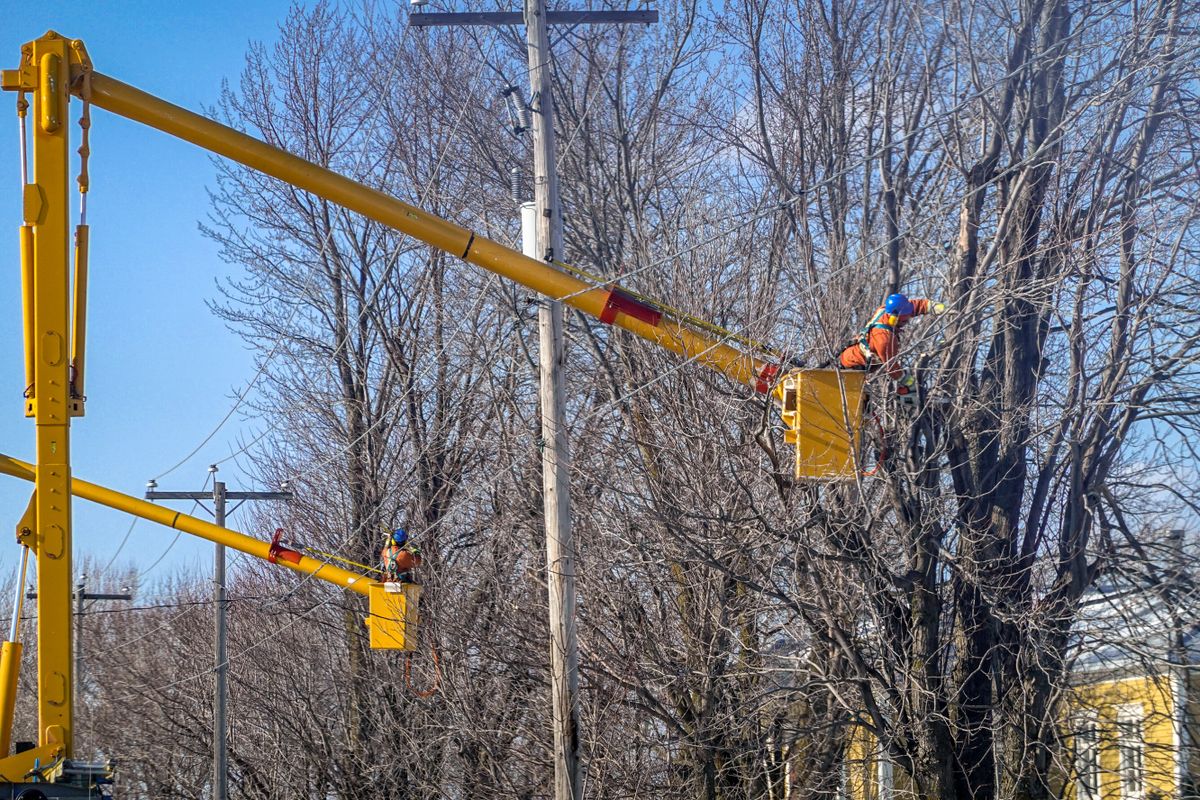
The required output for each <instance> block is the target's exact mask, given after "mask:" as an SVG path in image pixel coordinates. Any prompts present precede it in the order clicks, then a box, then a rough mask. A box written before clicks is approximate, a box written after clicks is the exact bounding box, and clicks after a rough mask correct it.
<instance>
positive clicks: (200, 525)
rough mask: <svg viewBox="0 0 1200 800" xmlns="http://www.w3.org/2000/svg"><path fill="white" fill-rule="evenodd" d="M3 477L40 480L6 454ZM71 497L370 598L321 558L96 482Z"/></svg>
mask: <svg viewBox="0 0 1200 800" xmlns="http://www.w3.org/2000/svg"><path fill="white" fill-rule="evenodd" d="M0 474H4V475H11V476H12V477H14V478H21V479H22V480H26V481H29V482H31V483H32V482H33V481H34V479H35V477H36V472H35V468H34V466H33V465H32V464H29V463H26V462H24V461H21V460H20V459H17V458H13V457H12V456H6V455H4V454H2V453H0ZM71 494H73V495H75V496H76V497H80V498H82V499H84V500H90V501H92V502H93V503H98V504H100V505H102V506H108V507H109V508H115V509H116V510H118V511H124V512H125V513H127V514H133V515H134V516H135V517H141V518H142V519H145V520H149V521H150V522H157V523H158V524H159V525H166V526H167V527H168V528H175V529H176V530H181V531H184V532H185V533H190V534H192V535H193V536H199V537H200V538H201V539H208V540H209V541H210V542H216V543H217V544H223V545H225V546H226V547H231V548H233V549H234V550H240V551H241V552H243V553H247V554H249V555H252V556H254V557H255V558H261V559H263V560H264V561H272V562H274V563H276V564H279V565H280V566H282V567H287V568H288V569H290V570H293V571H295V572H299V573H301V574H303V575H311V576H313V577H314V578H320V579H321V580H323V581H328V582H329V583H332V584H334V585H335V586H340V587H342V588H343V589H349V590H350V591H352V592H358V593H359V594H361V595H364V596H370V591H369V586H370V584H371V583H372V578H369V577H367V576H365V575H359V574H357V573H354V572H350V571H349V570H345V569H342V568H341V567H335V566H333V565H332V564H327V563H326V562H324V561H322V560H320V559H318V558H309V557H308V556H306V555H303V554H301V553H298V552H296V551H295V550H292V549H290V548H287V547H282V546H279V545H278V544H272V543H271V542H265V541H263V540H261V539H255V538H254V537H253V536H247V535H245V534H244V533H238V532H237V531H234V530H230V529H229V528H222V527H220V526H218V525H214V524H212V523H211V522H205V521H204V520H202V519H198V518H196V517H191V516H188V515H187V514H183V513H180V512H178V511H174V510H172V509H170V508H165V507H163V506H158V505H155V504H154V503H149V502H146V501H145V500H141V499H139V498H137V497H132V496H130V495H127V494H122V493H121V492H118V491H115V490H113V489H108V488H105V487H103V486H99V485H97V484H95V483H88V482H87V481H85V480H81V479H80V478H75V477H72V478H71ZM31 538H32V537H31ZM29 544H31V545H35V546H36V543H35V542H29ZM3 755H5V754H4V753H0V757H3Z"/></svg>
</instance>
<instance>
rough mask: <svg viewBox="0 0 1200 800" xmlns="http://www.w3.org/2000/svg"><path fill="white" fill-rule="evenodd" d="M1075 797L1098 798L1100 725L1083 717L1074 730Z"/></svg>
mask: <svg viewBox="0 0 1200 800" xmlns="http://www.w3.org/2000/svg"><path fill="white" fill-rule="evenodd" d="M1075 798H1076V800H1100V726H1099V725H1097V724H1096V718H1095V717H1090V716H1089V717H1085V718H1083V719H1082V720H1080V722H1079V727H1078V728H1077V730H1076V732H1075Z"/></svg>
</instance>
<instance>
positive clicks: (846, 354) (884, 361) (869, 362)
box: [838, 298, 933, 381]
mask: <svg viewBox="0 0 1200 800" xmlns="http://www.w3.org/2000/svg"><path fill="white" fill-rule="evenodd" d="M909 302H911V303H912V306H913V313H912V314H903V315H892V314H889V313H887V310H886V309H884V307H883V306H880V307H879V308H878V309H876V310H875V313H874V314H873V315H872V316H871V321H870V322H868V323H867V324H866V327H864V328H863V329H862V333H861V334H859V337H858V341H857V342H855V343H854V344H852V345H850V346H849V347H847V348H846V349H845V350H843V351H842V354H841V355H840V356H838V365H839V366H841V367H842V369H875V368H877V367H879V366H881V365H882V366H883V368H884V370H886V371H887V374H888V376H889V377H890V378H891V379H892V380H894V381H898V380H900V379H901V378H902V377H903V376H904V368H903V367H901V366H900V361H899V360H898V359H897V358H896V355H897V353H899V351H900V341H899V333H900V329H901V328H903V327H904V324H905V323H906V322H908V321H909V320H910V319H912V318H913V317H919V316H921V315H922V314H928V313H929V312H930V311H931V310H932V305H933V304H932V303H931V302H930V301H929V300H926V299H923V298H910V299H909Z"/></svg>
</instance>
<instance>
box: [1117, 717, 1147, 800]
mask: <svg viewBox="0 0 1200 800" xmlns="http://www.w3.org/2000/svg"><path fill="white" fill-rule="evenodd" d="M1144 728H1145V725H1144V712H1143V711H1142V704H1141V703H1132V704H1130V705H1127V706H1120V707H1119V708H1117V755H1118V761H1117V769H1118V770H1119V774H1120V779H1121V800H1144V798H1145V795H1146V738H1145V730H1144Z"/></svg>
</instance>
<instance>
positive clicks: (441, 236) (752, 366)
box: [72, 72, 778, 392]
mask: <svg viewBox="0 0 1200 800" xmlns="http://www.w3.org/2000/svg"><path fill="white" fill-rule="evenodd" d="M90 83H91V95H90V96H91V102H93V103H95V104H96V105H97V106H99V107H100V108H104V109H107V110H109V111H111V112H113V113H114V114H119V115H120V116H122V117H127V118H128V119H132V120H135V121H137V122H141V123H143V124H145V125H149V126H150V127H152V128H157V129H159V130H161V131H163V132H164V133H169V134H171V135H172V136H177V137H179V138H180V139H184V140H186V141H189V142H191V143H192V144H195V145H198V146H200V147H202V148H204V149H205V150H210V151H212V152H214V153H219V154H220V155H223V156H225V157H226V158H229V159H231V160H233V161H236V162H238V163H240V164H244V165H245V166H247V167H251V168H252V169H256V170H258V171H260V172H263V173H265V174H267V175H270V176H271V177H274V178H278V179H279V180H281V181H284V182H286V183H289V184H291V185H293V186H296V187H299V188H301V189H304V190H306V191H309V192H312V193H313V194H315V195H317V196H318V197H323V198H325V199H326V200H329V201H330V202H333V203H337V204H338V205H341V206H344V207H346V208H348V209H350V210H351V211H356V212H358V213H359V214H362V215H363V216H365V217H369V218H370V219H373V220H375V221H376V222H380V223H382V224H384V225H387V226H389V227H392V228H395V229H396V230H399V231H402V232H404V233H407V234H408V235H410V236H412V237H413V238H415V239H420V240H421V241H422V242H425V243H426V244H430V245H433V246H434V247H436V248H438V249H440V250H444V251H445V252H447V253H449V254H451V255H453V256H456V257H458V258H461V259H463V260H464V261H467V262H469V263H471V264H475V265H476V266H479V267H483V268H484V269H486V270H488V271H490V272H494V273H496V274H497V275H501V276H503V277H505V278H508V279H510V280H513V281H516V282H517V283H520V284H522V285H523V286H526V287H528V288H530V289H533V290H534V291H536V292H539V293H540V294H543V295H545V296H547V297H551V298H554V299H556V300H562V301H563V302H564V303H566V304H567V305H570V306H573V307H575V308H577V309H579V310H580V311H582V312H584V313H585V314H588V315H590V316H592V317H595V318H597V319H599V320H601V321H602V322H606V323H609V324H613V325H616V326H618V327H621V328H624V329H625V330H628V331H630V332H632V333H635V334H637V335H638V336H640V337H642V338H643V339H648V340H649V341H651V342H654V343H655V344H658V345H660V346H662V347H665V348H667V349H668V350H673V351H674V352H676V353H679V354H681V355H683V356H686V357H687V358H691V359H695V360H696V361H697V362H698V363H701V364H704V365H705V366H707V367H711V368H712V369H715V370H717V371H719V372H723V373H725V374H726V375H728V376H729V377H731V378H733V379H734V380H737V381H739V382H741V383H745V384H748V385H750V386H753V387H754V388H755V389H756V390H757V391H759V392H766V391H767V390H768V389H769V388H770V384H771V383H772V382H773V379H774V377H775V375H776V374H777V372H778V366H777V365H775V364H769V363H767V362H764V361H760V360H758V359H756V358H754V357H753V356H752V355H750V354H748V353H745V352H742V351H741V350H739V349H737V348H735V347H731V346H730V345H728V344H725V343H724V342H722V341H721V340H720V339H716V338H713V337H711V336H707V335H705V334H703V333H700V332H699V331H696V330H693V329H692V328H690V327H687V326H685V325H682V324H679V323H677V322H675V321H673V320H671V319H668V318H667V317H665V316H664V315H663V314H662V312H661V311H660V310H659V309H657V308H655V307H654V306H651V305H649V304H646V303H643V302H641V301H639V300H637V299H636V298H634V297H633V296H632V295H630V294H628V293H626V292H623V291H621V290H620V289H619V288H617V287H615V286H614V287H609V288H600V287H596V286H592V285H590V284H588V283H585V282H584V281H582V280H579V279H578V278H576V277H574V276H572V275H568V274H567V273H565V272H562V271H561V270H558V269H556V268H554V267H552V266H549V265H547V264H546V263H544V262H541V261H538V260H536V259H533V258H530V257H528V256H526V255H524V254H522V253H519V252H517V251H516V250H512V249H510V248H508V247H505V246H504V245H502V244H499V243H498V242H494V241H492V240H491V239H487V238H485V237H483V236H480V235H478V234H476V233H474V232H472V231H470V230H467V229H466V228H463V227H460V226H458V225H455V224H454V223H452V222H447V221H446V220H444V219H442V218H440V217H436V216H434V215H432V214H429V213H427V212H425V211H422V210H420V209H419V208H416V207H415V206H411V205H409V204H407V203H404V202H402V201H400V200H397V199H396V198H394V197H391V196H389V195H386V194H384V193H383V192H380V191H378V190H376V189H372V188H369V187H367V186H363V185H362V184H360V183H356V182H355V181H352V180H350V179H349V178H346V177H344V176H342V175H339V174H337V173H336V172H333V171H331V170H328V169H325V168H324V167H320V166H317V165H316V164H313V163H310V162H308V161H305V160H304V159H302V158H299V157H297V156H294V155H292V154H290V153H286V152H284V151H283V150H280V149H279V148H276V147H272V146H271V145H269V144H266V143H264V142H261V141H259V140H258V139H255V138H253V137H251V136H247V135H246V134H244V133H241V132H240V131H236V130H234V129H232V128H230V127H227V126H225V125H222V124H220V123H218V122H214V121H213V120H211V119H208V118H207V117H202V116H200V115H199V114H194V113H192V112H191V111H187V110H185V109H183V108H180V107H179V106H176V105H172V104H171V103H167V102H165V101H163V100H160V99H158V98H156V97H154V96H153V95H149V94H147V93H145V92H142V91H139V90H138V89H135V88H133V87H132V86H129V85H127V84H124V83H121V82H120V81H118V80H115V79H113V78H109V77H107V76H105V75H101V74H99V73H96V72H93V73H91V76H90ZM82 85H83V81H82V79H81V80H79V81H76V83H75V84H74V85H73V88H72V91H73V92H75V93H78V92H79V91H80V88H79V87H81V86H82Z"/></svg>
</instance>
